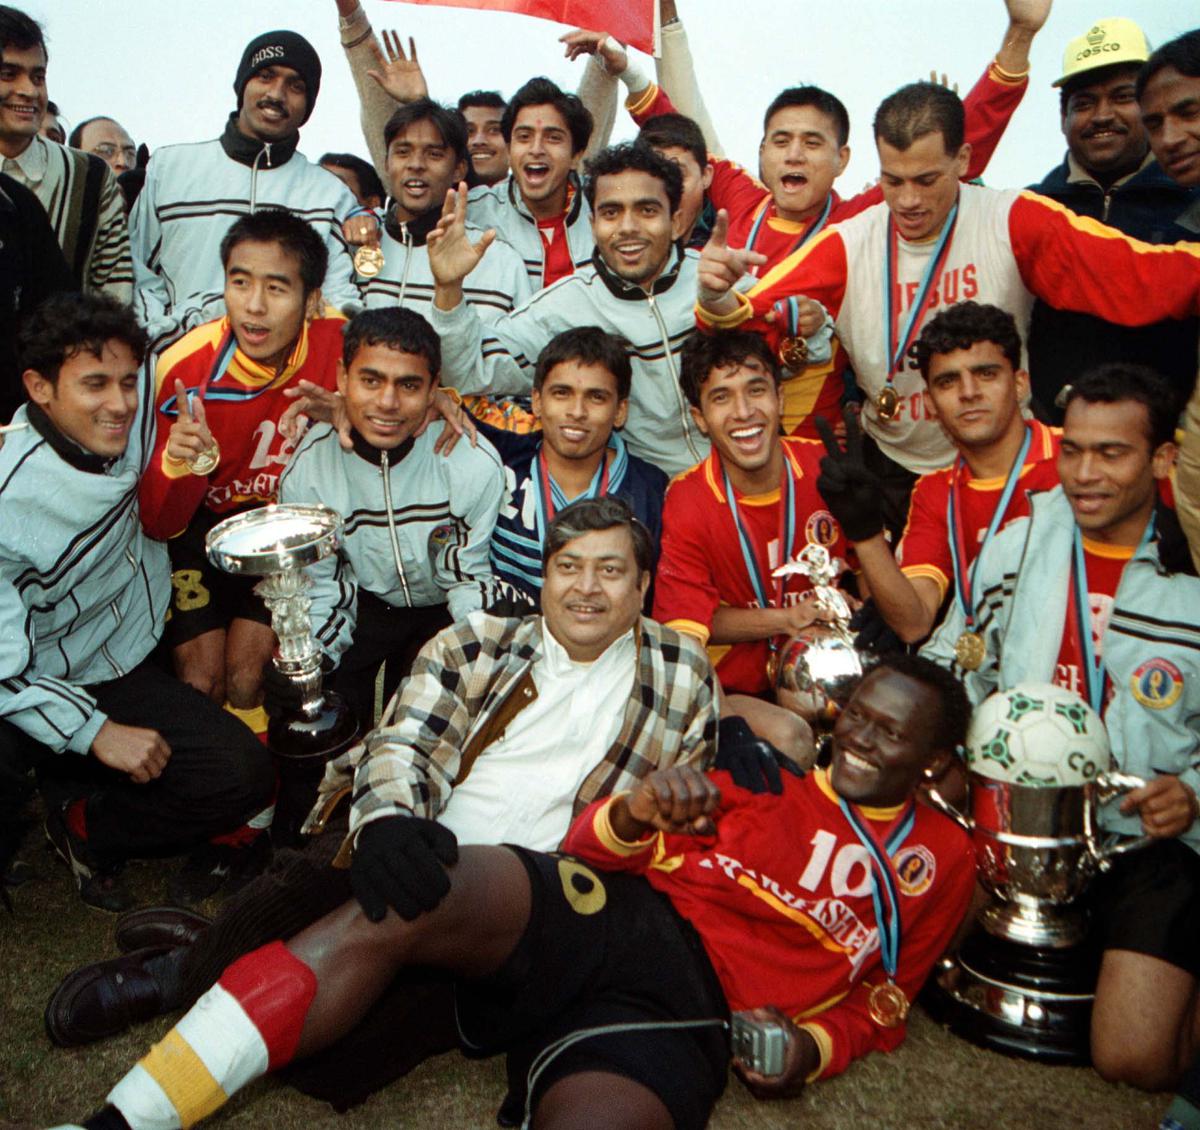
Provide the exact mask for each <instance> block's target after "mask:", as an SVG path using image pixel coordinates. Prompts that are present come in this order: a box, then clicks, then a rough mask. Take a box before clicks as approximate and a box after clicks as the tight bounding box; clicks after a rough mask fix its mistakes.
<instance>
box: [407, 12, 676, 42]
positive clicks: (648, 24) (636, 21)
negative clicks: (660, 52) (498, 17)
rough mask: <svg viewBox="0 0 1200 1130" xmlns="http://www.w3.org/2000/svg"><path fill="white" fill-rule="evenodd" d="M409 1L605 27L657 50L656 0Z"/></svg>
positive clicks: (598, 28) (594, 27)
mask: <svg viewBox="0 0 1200 1130" xmlns="http://www.w3.org/2000/svg"><path fill="white" fill-rule="evenodd" d="M400 2H401V3H407V4H437V5H441V6H443V7H447V8H484V9H487V10H488V11H492V12H520V13H521V14H522V15H525V16H536V17H537V18H538V19H541V20H554V21H555V22H556V23H560V24H568V25H569V26H571V27H586V28H592V29H594V30H597V31H598V30H600V29H603V30H604V31H607V32H609V33H610V34H611V35H612V36H613V38H614V39H619V40H620V41H621V42H622V43H628V44H630V45H631V46H633V47H636V48H637V49H638V50H639V51H645V52H646V53H647V54H648V55H649V54H653V53H654V8H655V0H400Z"/></svg>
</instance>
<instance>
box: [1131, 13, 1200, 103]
mask: <svg viewBox="0 0 1200 1130" xmlns="http://www.w3.org/2000/svg"><path fill="white" fill-rule="evenodd" d="M1167 67H1174V68H1175V69H1176V70H1177V71H1178V72H1179V73H1180V74H1181V75H1187V77H1188V78H1200V28H1197V29H1196V30H1195V31H1187V32H1184V33H1183V35H1180V36H1178V37H1176V38H1175V39H1172V40H1171V41H1170V42H1169V43H1164V44H1163V45H1162V46H1161V47H1160V48H1159V49H1158V50H1157V51H1154V52H1152V53H1151V55H1150V58H1149V59H1147V60H1146V61H1145V62H1144V63H1143V64H1142V69H1141V70H1140V71H1138V78H1137V96H1138V101H1139V102H1140V101H1141V98H1142V95H1143V94H1144V93H1145V92H1146V84H1147V83H1148V82H1149V81H1150V80H1151V79H1152V78H1153V77H1154V76H1155V75H1156V74H1158V72H1159V71H1161V70H1164V69H1165V68H1167Z"/></svg>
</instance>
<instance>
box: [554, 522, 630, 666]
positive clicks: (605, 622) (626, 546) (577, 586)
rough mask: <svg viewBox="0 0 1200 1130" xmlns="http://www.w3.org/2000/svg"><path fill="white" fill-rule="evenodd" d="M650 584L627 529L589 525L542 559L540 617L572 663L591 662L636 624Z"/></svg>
mask: <svg viewBox="0 0 1200 1130" xmlns="http://www.w3.org/2000/svg"><path fill="white" fill-rule="evenodd" d="M649 584H650V574H649V573H640V574H639V571H638V567H637V560H636V558H635V556H634V550H633V538H632V536H631V535H630V533H629V530H628V529H626V528H625V527H624V526H614V527H613V528H612V529H608V530H590V531H589V532H588V533H586V534H582V535H580V536H579V537H577V538H573V539H572V540H571V541H569V542H567V544H566V545H564V546H563V547H562V549H560V550H559V551H558V552H557V553H556V554H555V555H554V556H553V557H551V558H550V560H549V561H548V562H547V563H546V573H545V576H544V577H543V578H542V616H543V617H544V619H545V623H546V627H547V629H548V630H549V631H550V633H551V634H552V635H553V636H554V638H555V639H556V640H558V642H559V643H560V644H562V646H563V648H564V649H565V650H566V652H567V654H568V655H569V656H570V657H571V658H572V659H573V660H575V662H577V663H590V662H591V661H592V660H594V659H597V658H599V656H600V655H602V654H603V653H604V651H605V650H606V649H607V648H608V646H609V645H610V644H611V643H613V641H614V640H617V639H620V637H621V636H623V635H624V634H625V633H626V632H627V631H629V629H630V628H632V627H633V625H634V624H636V623H637V619H638V616H639V615H641V610H642V600H643V598H644V597H645V595H646V588H647V586H648V585H649Z"/></svg>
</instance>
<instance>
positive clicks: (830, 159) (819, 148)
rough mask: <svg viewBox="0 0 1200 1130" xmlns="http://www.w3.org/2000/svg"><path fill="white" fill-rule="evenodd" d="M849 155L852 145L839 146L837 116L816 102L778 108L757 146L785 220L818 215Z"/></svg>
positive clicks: (767, 181)
mask: <svg viewBox="0 0 1200 1130" xmlns="http://www.w3.org/2000/svg"><path fill="white" fill-rule="evenodd" d="M849 160H850V149H849V147H848V146H845V145H838V137H837V128H836V126H835V125H834V122H833V119H832V118H831V117H830V116H829V115H828V114H826V113H824V112H823V111H821V110H818V109H817V108H816V107H815V106H785V107H784V108H783V109H781V110H777V111H776V112H775V113H774V114H772V115H771V120H770V121H769V122H767V129H766V132H765V133H764V134H763V139H762V143H761V144H760V145H759V147H758V163H759V169H760V172H761V175H762V180H763V184H765V185H766V186H767V188H769V189H770V190H771V196H772V197H773V198H774V201H775V209H776V211H777V212H778V213H779V215H780V216H781V217H782V218H783V219H785V220H809V219H812V218H813V217H814V216H817V215H819V214H820V212H821V209H822V208H824V207H825V200H826V198H827V197H828V196H829V193H830V192H831V191H832V190H833V182H834V181H835V180H836V179H837V178H838V177H839V176H841V174H842V172H843V171H844V170H845V168H846V163H847V162H848V161H849Z"/></svg>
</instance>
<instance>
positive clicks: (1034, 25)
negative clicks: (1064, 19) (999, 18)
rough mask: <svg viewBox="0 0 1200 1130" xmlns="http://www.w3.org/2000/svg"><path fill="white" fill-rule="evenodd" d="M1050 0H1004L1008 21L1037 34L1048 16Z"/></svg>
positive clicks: (1014, 25)
mask: <svg viewBox="0 0 1200 1130" xmlns="http://www.w3.org/2000/svg"><path fill="white" fill-rule="evenodd" d="M1051 3H1052V0H1004V7H1005V8H1007V9H1008V22H1009V23H1010V24H1012V25H1013V27H1018V28H1021V29H1023V30H1024V31H1027V32H1030V33H1031V34H1035V35H1036V34H1037V33H1038V32H1039V31H1041V30H1042V28H1043V26H1045V23H1046V20H1047V19H1048V18H1049V16H1050V5H1051Z"/></svg>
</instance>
